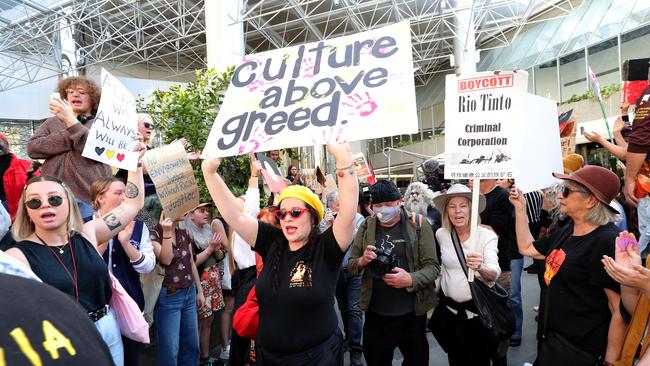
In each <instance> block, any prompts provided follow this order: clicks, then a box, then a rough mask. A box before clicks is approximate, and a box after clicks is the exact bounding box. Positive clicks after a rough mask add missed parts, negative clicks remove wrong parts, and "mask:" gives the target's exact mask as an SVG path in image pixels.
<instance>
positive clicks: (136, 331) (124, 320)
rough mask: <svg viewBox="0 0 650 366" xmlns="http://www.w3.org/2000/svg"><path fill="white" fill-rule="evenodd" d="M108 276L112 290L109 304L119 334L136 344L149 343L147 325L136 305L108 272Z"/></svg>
mask: <svg viewBox="0 0 650 366" xmlns="http://www.w3.org/2000/svg"><path fill="white" fill-rule="evenodd" d="M108 275H109V276H110V279H111V289H112V290H113V295H112V296H111V301H110V302H109V304H110V306H111V307H112V308H113V311H114V312H115V317H116V318H117V324H118V325H119V326H120V333H122V335H123V336H125V337H127V338H129V339H132V340H134V341H136V342H141V343H149V325H148V324H147V321H146V320H144V316H143V315H142V312H141V311H140V308H139V307H138V304H136V303H135V301H133V299H132V298H131V296H129V294H127V293H126V290H124V287H122V284H120V281H118V279H117V278H115V276H113V274H112V273H111V272H110V271H109V272H108Z"/></svg>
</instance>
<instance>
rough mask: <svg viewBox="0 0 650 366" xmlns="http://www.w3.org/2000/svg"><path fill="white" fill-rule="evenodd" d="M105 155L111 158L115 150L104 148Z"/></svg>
mask: <svg viewBox="0 0 650 366" xmlns="http://www.w3.org/2000/svg"><path fill="white" fill-rule="evenodd" d="M106 156H107V157H108V158H109V159H112V158H113V156H115V150H106Z"/></svg>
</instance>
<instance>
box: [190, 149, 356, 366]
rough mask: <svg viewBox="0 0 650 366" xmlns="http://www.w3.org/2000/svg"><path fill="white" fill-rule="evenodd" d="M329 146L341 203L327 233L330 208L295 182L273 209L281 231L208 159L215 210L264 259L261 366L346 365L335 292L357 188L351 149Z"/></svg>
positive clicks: (259, 294)
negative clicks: (245, 202)
mask: <svg viewBox="0 0 650 366" xmlns="http://www.w3.org/2000/svg"><path fill="white" fill-rule="evenodd" d="M327 147H328V150H329V152H330V153H331V154H332V155H333V156H334V158H335V159H336V166H337V171H336V175H337V176H338V187H339V189H340V192H341V196H340V200H341V204H340V209H339V214H338V215H337V217H336V219H334V223H333V224H332V227H331V228H330V229H327V230H326V231H325V232H323V233H322V234H321V233H320V230H319V228H318V223H319V222H320V221H321V220H322V219H323V216H324V211H325V210H324V208H323V204H322V203H321V201H320V200H319V199H318V196H316V195H315V194H314V193H313V192H312V191H311V190H309V188H307V187H304V186H299V185H296V186H290V187H287V188H285V189H284V190H283V191H282V192H281V193H280V196H279V197H278V200H279V205H280V209H279V210H276V211H275V212H274V214H275V216H276V217H277V218H278V219H279V220H280V226H281V228H276V227H274V226H272V225H269V224H265V223H263V222H261V221H258V220H256V219H255V218H253V217H251V216H249V215H248V214H247V213H245V212H244V211H243V210H242V209H241V203H240V201H239V200H238V199H237V198H236V197H235V196H234V195H233V194H232V193H231V192H230V190H229V189H228V186H227V185H226V184H225V183H224V181H223V179H221V177H220V176H219V175H218V174H216V171H217V168H218V167H219V164H220V159H217V158H208V159H206V160H204V161H203V165H202V169H203V175H204V177H205V181H206V183H207V186H208V189H209V191H210V195H211V196H212V199H213V200H214V202H215V204H216V205H217V209H218V210H219V212H220V213H221V215H222V216H223V218H224V219H225V220H226V222H227V223H228V224H229V225H230V227H231V228H232V229H233V230H235V231H236V232H237V233H238V234H239V235H240V236H241V238H242V239H243V240H244V241H245V242H246V243H249V244H250V245H251V246H252V247H253V250H254V251H255V252H257V253H258V254H260V256H261V257H262V259H263V260H264V269H262V272H261V273H260V275H259V277H258V279H257V282H256V291H257V299H258V302H259V309H260V318H259V319H260V320H259V330H258V336H257V339H256V346H257V351H256V357H257V359H256V361H257V362H258V364H262V365H297V364H305V365H307V364H308V365H340V364H342V357H343V352H342V336H341V333H340V331H339V329H338V319H337V317H336V313H335V311H334V293H335V290H336V283H337V279H338V273H339V271H340V268H341V262H342V261H343V256H344V255H345V252H346V251H347V249H348V247H349V245H350V243H351V242H352V234H353V232H354V218H355V215H356V210H357V200H358V189H359V188H358V183H357V177H356V172H355V170H354V167H353V161H352V154H351V152H350V146H349V145H348V144H347V143H338V142H333V143H330V144H328V146H327Z"/></svg>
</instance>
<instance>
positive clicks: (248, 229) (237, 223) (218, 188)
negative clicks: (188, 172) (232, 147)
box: [201, 158, 257, 246]
mask: <svg viewBox="0 0 650 366" xmlns="http://www.w3.org/2000/svg"><path fill="white" fill-rule="evenodd" d="M220 164H221V158H207V159H205V160H203V163H202V164H201V169H202V170H203V177H204V178H205V184H206V185H207V186H208V191H210V196H211V197H212V200H213V201H214V204H215V205H216V206H217V209H218V210H219V213H220V214H221V216H223V218H224V220H226V222H227V223H228V225H230V227H232V229H233V230H234V231H236V232H237V234H239V236H240V237H241V238H242V239H244V241H245V242H247V243H249V244H250V245H251V246H254V245H255V240H256V239H257V220H256V219H254V218H252V217H250V216H248V214H246V212H244V210H242V209H241V202H240V201H239V199H237V197H235V196H234V195H233V194H232V192H230V189H228V186H227V185H226V183H225V182H224V181H223V179H222V178H221V176H220V175H219V174H218V173H217V169H218V168H219V165H220Z"/></svg>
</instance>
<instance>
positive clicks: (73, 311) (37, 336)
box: [0, 273, 113, 366]
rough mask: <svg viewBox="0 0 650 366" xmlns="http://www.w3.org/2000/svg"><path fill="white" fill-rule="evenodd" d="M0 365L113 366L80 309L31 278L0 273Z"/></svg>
mask: <svg viewBox="0 0 650 366" xmlns="http://www.w3.org/2000/svg"><path fill="white" fill-rule="evenodd" d="M0 290H2V296H0V309H2V316H1V319H0V350H2V352H0V364H3V365H4V364H5V363H6V364H7V365H11V366H23V365H25V366H27V365H35V364H36V363H32V362H31V361H30V359H31V360H35V359H36V358H38V359H40V362H41V364H43V365H61V366H75V365H80V366H81V365H83V366H86V365H93V366H104V365H113V360H112V358H111V355H110V353H109V351H108V347H106V344H105V343H104V341H103V340H102V337H101V336H100V335H99V332H97V329H96V328H95V325H94V324H93V323H92V322H91V321H90V318H88V315H87V313H86V312H85V311H84V309H83V308H82V307H81V306H79V305H78V304H76V303H75V302H74V300H72V299H70V296H67V295H66V294H64V293H63V292H61V291H59V290H57V289H56V288H54V287H52V286H49V285H46V284H43V283H40V282H37V281H35V280H31V279H26V278H22V277H17V276H13V275H9V274H4V273H0ZM3 361H4V363H3Z"/></svg>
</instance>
